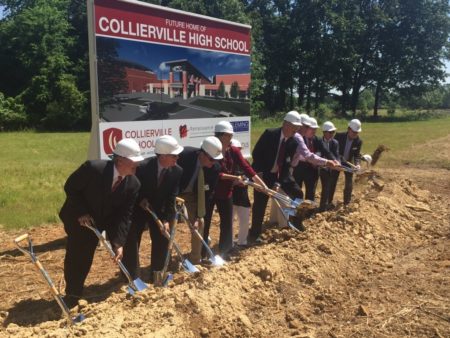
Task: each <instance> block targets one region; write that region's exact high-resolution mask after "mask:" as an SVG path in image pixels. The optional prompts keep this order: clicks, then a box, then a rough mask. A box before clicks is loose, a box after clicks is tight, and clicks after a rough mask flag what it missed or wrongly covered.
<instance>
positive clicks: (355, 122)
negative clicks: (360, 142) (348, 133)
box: [348, 119, 362, 133]
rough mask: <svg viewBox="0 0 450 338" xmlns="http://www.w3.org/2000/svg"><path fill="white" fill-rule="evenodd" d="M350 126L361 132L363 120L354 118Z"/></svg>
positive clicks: (356, 131)
mask: <svg viewBox="0 0 450 338" xmlns="http://www.w3.org/2000/svg"><path fill="white" fill-rule="evenodd" d="M348 127H349V128H350V129H351V130H353V131H354V132H355V133H360V132H361V131H362V129H361V121H359V120H358V119H353V120H351V121H350V122H349V123H348Z"/></svg>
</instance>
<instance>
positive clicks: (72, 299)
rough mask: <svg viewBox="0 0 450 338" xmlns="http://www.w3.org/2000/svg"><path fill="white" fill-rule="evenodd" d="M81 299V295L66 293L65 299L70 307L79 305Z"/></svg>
mask: <svg viewBox="0 0 450 338" xmlns="http://www.w3.org/2000/svg"><path fill="white" fill-rule="evenodd" d="M79 300H80V297H77V296H72V295H65V296H64V297H63V301H64V303H65V304H66V305H67V307H68V308H69V309H72V308H74V307H75V306H77V305H78V301H79Z"/></svg>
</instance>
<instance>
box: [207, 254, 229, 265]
mask: <svg viewBox="0 0 450 338" xmlns="http://www.w3.org/2000/svg"><path fill="white" fill-rule="evenodd" d="M210 261H211V264H212V265H213V266H223V265H225V264H226V262H225V260H224V259H223V258H222V257H220V256H219V255H215V256H212V257H211V258H210Z"/></svg>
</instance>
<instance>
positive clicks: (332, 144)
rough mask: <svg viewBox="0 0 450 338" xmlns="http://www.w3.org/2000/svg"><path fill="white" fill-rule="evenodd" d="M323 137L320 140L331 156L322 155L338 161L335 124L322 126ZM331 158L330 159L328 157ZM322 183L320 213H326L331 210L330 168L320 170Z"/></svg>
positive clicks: (328, 122) (329, 123) (328, 123)
mask: <svg viewBox="0 0 450 338" xmlns="http://www.w3.org/2000/svg"><path fill="white" fill-rule="evenodd" d="M322 131H323V137H322V139H321V140H320V142H321V145H322V148H324V149H326V150H328V151H329V155H327V154H324V155H322V156H323V157H325V158H326V159H328V160H338V159H339V143H338V141H336V140H335V139H334V134H335V132H336V127H335V126H334V124H333V122H330V121H327V122H325V123H324V124H323V126H322ZM328 156H329V157H328ZM319 175H320V183H321V185H322V191H321V193H320V206H319V210H320V211H325V210H327V209H328V208H331V207H332V205H331V201H330V185H331V169H330V168H320V169H319Z"/></svg>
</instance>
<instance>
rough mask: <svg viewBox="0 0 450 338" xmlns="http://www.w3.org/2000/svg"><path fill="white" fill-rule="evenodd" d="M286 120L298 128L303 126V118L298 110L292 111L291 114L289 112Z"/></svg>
mask: <svg viewBox="0 0 450 338" xmlns="http://www.w3.org/2000/svg"><path fill="white" fill-rule="evenodd" d="M284 120H285V121H287V122H290V123H292V124H293V125H294V126H298V127H301V126H302V118H301V117H300V114H299V113H298V111H296V110H291V111H290V112H288V113H287V114H286V116H285V117H284Z"/></svg>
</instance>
